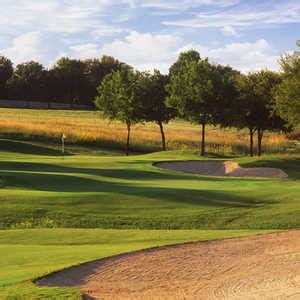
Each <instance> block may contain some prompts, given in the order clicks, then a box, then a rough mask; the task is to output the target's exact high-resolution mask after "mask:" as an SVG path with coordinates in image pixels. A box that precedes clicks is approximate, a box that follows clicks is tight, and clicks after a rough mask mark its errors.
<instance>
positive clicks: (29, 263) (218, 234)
mask: <svg viewBox="0 0 300 300" xmlns="http://www.w3.org/2000/svg"><path fill="white" fill-rule="evenodd" d="M265 232H266V231H247V230H242V231H240V230H228V231H227V230H226V231H221V230H219V231H218V230H205V231H201V230H173V231H166V230H156V231H149V230H148V231H147V230H103V229H32V230H6V231H0V270H1V272H0V299H80V297H81V295H80V292H79V291H78V290H76V289H72V288H45V287H37V286H35V285H34V284H33V283H32V282H31V280H32V279H34V278H37V277H39V276H42V275H45V274H47V273H50V272H53V271H56V270H59V269H63V268H66V267H68V266H72V265H76V264H79V263H82V262H85V261H90V260H94V259H99V258H102V257H107V256H111V255H116V254H120V253H125V252H130V251H134V250H139V249H144V248H149V247H156V246H161V245H168V244H175V243H182V242H189V241H198V240H209V239H216V238H224V237H238V236H246V235H250V234H258V233H265ZM267 232H268V231H267Z"/></svg>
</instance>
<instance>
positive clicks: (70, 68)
mask: <svg viewBox="0 0 300 300" xmlns="http://www.w3.org/2000/svg"><path fill="white" fill-rule="evenodd" d="M84 71H85V64H84V62H83V61H81V60H78V59H70V58H68V57H62V58H61V59H59V60H58V61H57V62H56V64H55V65H54V67H53V69H52V70H51V72H52V77H53V83H52V84H54V85H55V86H56V88H55V91H56V95H55V97H56V98H59V99H62V100H64V101H66V102H71V103H81V104H89V99H88V97H87V89H88V81H87V78H86V76H85V73H84Z"/></svg>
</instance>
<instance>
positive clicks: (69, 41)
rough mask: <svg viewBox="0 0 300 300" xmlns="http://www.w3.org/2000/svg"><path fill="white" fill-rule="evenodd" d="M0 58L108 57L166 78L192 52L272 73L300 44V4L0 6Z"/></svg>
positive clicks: (120, 0) (2, 0)
mask: <svg viewBox="0 0 300 300" xmlns="http://www.w3.org/2000/svg"><path fill="white" fill-rule="evenodd" d="M0 4H1V11H2V15H1V18H0V37H1V39H0V54H1V55H6V56H8V57H9V58H11V59H12V60H13V61H14V62H15V63H20V62H24V61H28V60H37V61H40V62H42V63H43V64H45V65H46V66H51V65H52V64H54V62H55V61H56V60H57V59H58V58H59V57H61V56H70V57H74V58H88V57H100V56H102V55H103V54H107V55H112V56H115V57H116V58H118V59H120V60H122V61H125V62H127V63H129V64H131V65H133V66H135V67H136V68H138V69H140V70H152V69H153V68H157V69H160V70H161V71H163V72H167V71H168V67H169V66H170V64H172V63H173V62H174V61H175V60H176V58H177V56H178V53H180V51H183V50H187V49H190V48H193V49H196V50H198V51H199V52H200V54H201V56H202V57H209V59H210V60H211V61H212V62H216V63H222V64H230V65H232V66H233V67H235V68H237V69H239V70H241V71H243V72H248V71H254V70H259V69H262V68H270V69H274V70H276V69H278V63H277V61H278V58H279V57H280V55H281V54H282V53H285V52H291V51H294V50H295V49H296V46H295V42H296V40H297V39H300V1H299V0H276V1H275V0H265V1H262V0H261V1H258V0H250V1H245V0H165V1H164V0H43V1H40V0H14V1H11V0H0Z"/></svg>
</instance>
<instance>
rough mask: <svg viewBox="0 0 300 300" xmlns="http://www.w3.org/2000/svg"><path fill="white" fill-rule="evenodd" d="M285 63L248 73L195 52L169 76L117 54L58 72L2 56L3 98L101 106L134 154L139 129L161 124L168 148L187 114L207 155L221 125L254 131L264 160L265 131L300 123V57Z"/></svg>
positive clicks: (71, 62) (63, 64)
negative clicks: (174, 124)
mask: <svg viewBox="0 0 300 300" xmlns="http://www.w3.org/2000/svg"><path fill="white" fill-rule="evenodd" d="M280 64H281V68H282V70H281V72H273V71H269V70H262V71H258V72H253V73H249V74H242V73H240V72H239V71H237V70H234V69H233V68H231V67H230V66H223V65H219V64H212V63H211V62H209V60H208V59H207V58H201V57H200V54H199V53H198V52H197V51H195V50H190V51H186V52H183V53H181V54H180V55H179V57H178V59H177V61H176V62H175V63H174V64H173V65H172V66H171V67H170V69H169V74H168V75H163V74H161V73H160V72H159V71H157V70H155V71H154V72H153V73H150V72H139V71H137V70H135V69H134V68H132V67H131V66H129V65H127V64H126V63H122V62H119V61H118V60H117V59H115V58H113V57H110V56H103V57H102V58H100V59H88V60H76V59H70V58H61V59H60V60H58V61H57V63H56V64H55V65H54V66H53V67H52V68H51V69H45V68H44V67H43V66H42V65H41V64H39V63H37V62H27V63H23V64H20V65H17V66H16V68H15V69H14V68H13V65H12V63H11V61H10V60H9V59H7V58H5V57H0V98H1V97H3V98H7V97H8V98H9V99H30V100H34V99H38V100H41V99H42V100H44V101H49V100H51V101H66V102H69V101H71V102H75V103H80V104H90V105H94V104H95V105H96V107H97V108H98V109H99V110H101V111H103V113H104V114H105V115H106V116H107V117H108V118H110V119H112V120H120V121H122V122H124V124H125V125H126V128H127V141H126V154H127V155H128V154H129V147H130V134H131V128H132V125H133V124H135V123H138V122H141V123H143V122H155V123H156V124H157V125H158V128H159V130H160V133H161V143H162V149H163V150H166V136H165V131H164V124H166V123H168V122H169V121H170V120H172V119H174V118H176V117H180V118H183V119H185V120H188V121H190V122H192V123H194V124H197V125H200V126H201V129H202V130H201V132H202V133H201V155H204V154H205V144H206V143H205V138H206V127H207V126H208V125H219V126H221V127H235V128H239V129H243V128H246V129H247V130H248V132H249V154H250V155H251V156H253V155H254V154H255V151H254V138H255V136H256V138H257V150H256V154H257V155H259V156H260V155H261V153H262V141H263V136H264V133H265V131H283V132H287V131H290V130H292V128H293V127H294V126H297V124H299V123H300V59H299V57H298V56H296V55H285V56H283V57H282V58H281V60H280ZM5 96H6V97H5Z"/></svg>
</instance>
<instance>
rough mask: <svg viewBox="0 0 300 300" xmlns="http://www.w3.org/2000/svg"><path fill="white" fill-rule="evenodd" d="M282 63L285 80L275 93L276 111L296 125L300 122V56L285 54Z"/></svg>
mask: <svg viewBox="0 0 300 300" xmlns="http://www.w3.org/2000/svg"><path fill="white" fill-rule="evenodd" d="M280 64H281V68H282V70H283V80H282V82H281V84H280V85H279V87H278V89H277V91H276V95H275V99H276V111H277V112H278V113H279V115H280V116H281V117H282V118H283V119H285V120H287V122H288V123H289V124H290V125H295V126H296V125H298V124H300V57H299V55H296V54H294V55H286V56H283V57H282V58H281V61H280Z"/></svg>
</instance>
